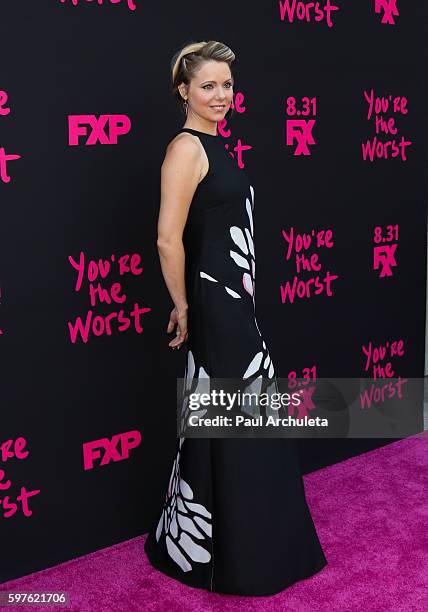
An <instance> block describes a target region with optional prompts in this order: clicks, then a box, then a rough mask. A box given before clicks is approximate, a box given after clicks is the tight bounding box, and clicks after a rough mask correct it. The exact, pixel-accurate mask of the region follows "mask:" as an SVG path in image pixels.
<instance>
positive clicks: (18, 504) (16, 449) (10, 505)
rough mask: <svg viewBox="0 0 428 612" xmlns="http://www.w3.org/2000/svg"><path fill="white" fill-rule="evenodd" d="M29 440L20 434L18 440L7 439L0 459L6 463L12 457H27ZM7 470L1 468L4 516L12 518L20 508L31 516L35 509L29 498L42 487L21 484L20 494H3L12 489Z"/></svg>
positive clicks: (2, 445) (0, 478) (1, 505)
mask: <svg viewBox="0 0 428 612" xmlns="http://www.w3.org/2000/svg"><path fill="white" fill-rule="evenodd" d="M26 445H27V440H26V439H25V438H24V437H22V436H20V437H18V438H16V440H12V439H9V440H5V441H4V442H2V443H1V444H0V461H1V463H6V462H7V461H9V460H10V459H20V460H25V459H27V457H28V455H29V454H30V452H29V451H28V450H26V448H25V447H26ZM5 478H6V472H5V470H3V469H0V509H2V511H3V517H4V518H10V517H11V516H13V515H14V514H16V512H17V511H18V509H20V510H21V512H22V514H23V515H24V516H26V517H28V516H31V515H32V514H33V511H32V510H31V509H30V506H29V502H28V500H29V499H30V498H31V497H34V496H35V495H38V494H39V493H40V489H33V490H28V489H27V488H26V487H25V486H21V488H20V492H19V495H17V496H16V498H15V497H12V496H11V495H5V496H3V495H2V494H3V491H7V490H8V489H10V487H11V485H12V481H11V480H10V479H7V480H5Z"/></svg>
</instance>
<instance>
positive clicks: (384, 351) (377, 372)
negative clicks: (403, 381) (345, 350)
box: [361, 339, 405, 379]
mask: <svg viewBox="0 0 428 612" xmlns="http://www.w3.org/2000/svg"><path fill="white" fill-rule="evenodd" d="M361 350H362V351H363V353H364V356H365V359H366V361H365V364H364V372H369V370H370V368H372V371H371V375H372V377H373V378H374V379H376V378H394V376H395V372H394V370H393V369H392V360H393V359H394V358H396V357H402V356H403V355H404V353H405V350H404V340H401V339H400V340H394V341H391V342H389V341H388V342H386V343H385V344H378V345H377V346H375V345H374V344H373V342H372V341H371V340H370V342H369V343H368V345H367V346H365V345H364V344H363V345H362V346H361ZM385 359H388V361H386V363H382V362H383V361H384V360H385Z"/></svg>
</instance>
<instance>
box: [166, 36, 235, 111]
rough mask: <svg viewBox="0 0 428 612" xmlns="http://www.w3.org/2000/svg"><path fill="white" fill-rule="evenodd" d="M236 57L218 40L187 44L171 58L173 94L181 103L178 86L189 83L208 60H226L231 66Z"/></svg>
mask: <svg viewBox="0 0 428 612" xmlns="http://www.w3.org/2000/svg"><path fill="white" fill-rule="evenodd" d="M234 59H235V54H234V52H233V51H232V49H230V48H229V47H227V46H226V45H224V44H223V43H221V42H217V41H216V40H210V41H208V42H206V41H205V40H203V41H201V42H194V43H190V44H188V45H186V46H185V47H183V48H182V49H181V50H180V51H177V53H175V54H174V56H173V58H172V60H171V73H172V94H173V96H174V97H175V98H176V100H177V101H178V102H180V103H182V102H183V98H182V97H181V94H180V92H179V91H178V86H179V85H180V83H184V84H185V85H189V84H190V81H191V79H192V78H193V77H194V76H195V75H196V73H197V72H198V70H199V68H200V66H201V64H203V62H205V61H206V60H216V61H217V62H226V63H227V64H229V68H230V66H231V64H232V62H233V61H234Z"/></svg>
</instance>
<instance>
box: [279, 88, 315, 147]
mask: <svg viewBox="0 0 428 612" xmlns="http://www.w3.org/2000/svg"><path fill="white" fill-rule="evenodd" d="M285 114H286V116H287V119H286V122H285V142H286V145H287V146H289V147H290V146H293V145H294V143H295V142H297V147H296V148H295V150H294V155H310V154H311V152H310V150H309V147H308V145H314V144H316V142H315V139H314V136H313V134H312V130H313V128H314V125H315V123H316V120H315V119H309V118H305V119H301V118H299V119H296V118H295V117H308V116H309V115H310V116H312V117H315V116H316V114H317V99H316V97H312V98H309V97H308V96H304V97H302V98H301V99H300V100H298V99H297V98H295V97H294V96H288V98H287V100H286V107H285ZM292 117H293V118H292Z"/></svg>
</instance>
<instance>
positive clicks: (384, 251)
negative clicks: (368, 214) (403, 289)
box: [373, 223, 399, 278]
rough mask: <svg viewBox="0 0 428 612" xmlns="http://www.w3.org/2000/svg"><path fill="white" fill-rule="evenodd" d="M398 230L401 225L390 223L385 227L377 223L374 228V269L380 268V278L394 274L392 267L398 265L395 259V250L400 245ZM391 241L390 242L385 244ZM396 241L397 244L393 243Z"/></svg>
mask: <svg viewBox="0 0 428 612" xmlns="http://www.w3.org/2000/svg"><path fill="white" fill-rule="evenodd" d="M398 230H399V225H398V223H396V224H395V225H392V224H389V225H386V226H385V227H382V226H380V225H376V227H375V228H374V230H373V241H374V243H375V244H376V245H378V246H375V247H373V270H379V269H380V273H379V278H384V277H386V276H392V268H393V267H394V268H395V267H397V261H396V259H395V251H396V250H397V246H398ZM385 242H389V243H390V244H384V243H385ZM391 242H395V244H391Z"/></svg>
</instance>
